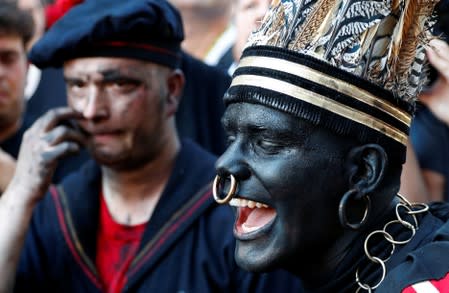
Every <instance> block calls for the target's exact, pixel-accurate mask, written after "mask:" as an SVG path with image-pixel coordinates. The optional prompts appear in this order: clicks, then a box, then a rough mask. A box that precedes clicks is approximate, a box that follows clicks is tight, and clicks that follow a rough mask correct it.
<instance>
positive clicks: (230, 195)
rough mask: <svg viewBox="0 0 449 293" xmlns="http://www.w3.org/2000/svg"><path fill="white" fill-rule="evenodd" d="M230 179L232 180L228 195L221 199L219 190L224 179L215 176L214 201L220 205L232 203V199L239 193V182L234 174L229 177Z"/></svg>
mask: <svg viewBox="0 0 449 293" xmlns="http://www.w3.org/2000/svg"><path fill="white" fill-rule="evenodd" d="M229 178H231V187H230V188H229V191H228V194H226V196H225V197H224V198H220V197H219V196H218V193H219V192H218V190H219V185H220V183H221V180H222V177H221V176H220V175H217V176H215V179H214V185H213V187H212V194H213V195H214V199H215V201H216V202H217V203H218V204H226V203H228V202H230V201H231V199H232V198H233V197H234V196H235V192H236V191H237V180H236V179H235V177H234V175H232V174H230V175H229Z"/></svg>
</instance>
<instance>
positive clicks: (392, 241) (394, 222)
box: [384, 220, 416, 245]
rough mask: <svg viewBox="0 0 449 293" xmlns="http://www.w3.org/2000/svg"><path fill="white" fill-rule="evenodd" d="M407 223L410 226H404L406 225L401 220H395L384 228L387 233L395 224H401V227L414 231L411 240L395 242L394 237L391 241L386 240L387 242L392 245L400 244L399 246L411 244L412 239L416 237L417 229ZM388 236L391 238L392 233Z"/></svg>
mask: <svg viewBox="0 0 449 293" xmlns="http://www.w3.org/2000/svg"><path fill="white" fill-rule="evenodd" d="M405 223H407V224H408V225H404V223H403V222H401V221H400V220H393V221H390V222H388V223H386V224H385V226H384V231H387V227H388V226H390V225H393V224H400V225H402V226H405V227H406V228H408V229H410V231H412V235H411V236H410V238H409V239H406V240H402V241H398V240H394V238H393V237H392V238H391V239H388V238H386V240H387V241H388V242H390V243H393V244H399V245H402V244H407V243H409V242H410V240H412V238H413V237H414V236H415V234H416V229H415V227H413V225H412V224H410V223H408V222H405ZM387 233H388V232H387ZM388 234H389V235H390V236H391V234H390V233H388Z"/></svg>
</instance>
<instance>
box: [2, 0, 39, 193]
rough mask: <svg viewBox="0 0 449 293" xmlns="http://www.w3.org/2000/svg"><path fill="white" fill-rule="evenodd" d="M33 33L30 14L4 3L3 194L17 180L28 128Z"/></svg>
mask: <svg viewBox="0 0 449 293" xmlns="http://www.w3.org/2000/svg"><path fill="white" fill-rule="evenodd" d="M33 32H34V25H33V20H32V17H31V15H30V14H29V13H28V12H25V11H22V10H21V9H19V8H18V7H17V5H16V4H15V3H12V2H1V3H0V174H1V176H0V194H1V193H2V192H3V191H4V190H5V188H6V186H7V185H8V183H9V181H10V179H11V178H12V176H13V173H14V170H15V159H14V157H15V156H16V155H17V153H16V152H18V149H19V146H20V142H21V135H22V133H23V132H22V131H21V130H23V129H24V128H26V127H27V122H24V121H23V113H24V112H25V99H24V88H25V83H26V76H27V70H28V60H27V51H26V48H27V46H28V44H29V42H30V41H31V39H32V37H33ZM24 124H25V125H24Z"/></svg>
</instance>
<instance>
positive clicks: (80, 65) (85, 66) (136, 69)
mask: <svg viewBox="0 0 449 293" xmlns="http://www.w3.org/2000/svg"><path fill="white" fill-rule="evenodd" d="M155 67H156V64H152V63H149V62H144V61H141V60H137V59H130V58H115V57H114V58H111V57H86V58H76V59H73V60H69V61H66V62H65V63H64V74H66V75H77V76H79V75H94V74H102V75H103V74H104V73H105V72H108V71H114V72H120V73H122V74H128V75H136V76H138V75H139V74H141V72H142V70H144V69H152V68H155Z"/></svg>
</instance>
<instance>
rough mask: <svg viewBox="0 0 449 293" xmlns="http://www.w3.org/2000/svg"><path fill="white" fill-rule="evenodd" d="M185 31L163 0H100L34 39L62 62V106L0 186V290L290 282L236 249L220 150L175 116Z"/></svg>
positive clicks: (215, 287)
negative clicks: (259, 268)
mask: <svg viewBox="0 0 449 293" xmlns="http://www.w3.org/2000/svg"><path fill="white" fill-rule="evenodd" d="M182 39H183V29H182V25H181V20H180V17H179V14H178V13H177V11H176V10H174V9H173V8H172V6H171V5H170V4H168V3H167V2H165V1H161V0H132V1H110V0H97V1H87V2H85V3H83V4H80V5H79V6H77V7H75V8H73V9H72V10H71V11H69V12H68V13H67V14H66V15H65V16H64V17H63V18H62V19H61V20H60V21H58V22H57V23H56V24H55V25H54V26H53V27H52V29H51V30H50V31H49V32H48V33H47V34H46V35H44V37H43V38H42V39H41V40H40V41H39V42H38V43H37V44H36V46H35V47H34V48H33V50H32V52H31V53H30V58H31V61H32V62H33V63H34V64H36V65H37V66H39V67H47V66H54V67H57V66H63V70H64V77H65V80H66V83H67V94H68V103H69V106H70V107H69V108H59V109H55V110H52V111H51V112H49V113H47V114H46V115H44V116H43V117H42V118H40V119H39V120H38V121H37V122H36V123H35V124H34V125H33V126H32V127H31V128H30V129H29V130H28V131H27V132H26V134H25V135H24V140H23V144H22V149H21V151H20V154H19V159H18V162H17V169H16V173H15V175H14V177H13V179H12V182H11V184H10V185H9V187H8V189H7V190H6V192H5V193H4V194H3V196H2V198H1V199H0V232H1V235H2V237H1V239H0V276H1V278H0V280H1V281H0V291H1V292H5V291H6V292H7V291H11V290H13V289H14V290H15V291H16V292H239V291H242V292H251V291H258V292H262V291H267V292H270V291H271V292H272V291H273V290H274V288H277V289H278V290H279V291H280V292H285V291H286V290H288V289H289V288H291V289H295V290H296V289H297V282H298V281H297V280H296V279H292V278H290V277H289V276H287V275H286V274H285V273H281V272H279V273H276V275H263V276H261V275H258V276H256V275H252V274H249V273H247V272H244V271H241V270H240V269H238V268H237V267H236V265H235V263H234V260H233V254H234V244H233V242H234V241H233V239H232V234H231V231H230V229H229V228H230V226H231V225H232V221H233V220H232V218H233V217H232V215H231V214H230V213H231V211H230V210H229V209H227V208H225V207H217V206H216V205H214V203H213V200H212V197H211V192H210V189H211V188H210V181H211V179H212V178H213V173H214V169H213V164H214V160H215V158H214V157H213V156H211V155H209V154H208V153H206V152H205V151H203V150H201V149H200V148H199V147H197V146H196V145H195V144H194V143H192V142H189V141H187V140H180V139H178V136H177V132H176V128H175V119H174V114H175V112H176V109H177V105H178V102H179V101H178V97H179V96H180V92H181V91H182V88H183V84H184V76H183V73H182V72H181V71H180V70H179V69H178V66H179V62H180V43H181V41H182ZM84 146H86V147H87V149H88V150H89V152H90V153H91V155H92V157H93V159H94V160H92V161H89V162H88V163H86V164H85V165H84V166H83V168H82V169H80V170H79V171H78V172H76V173H74V174H72V175H71V176H69V177H68V178H66V179H65V180H64V181H63V183H62V184H60V185H58V186H57V187H55V186H51V187H50V188H49V192H48V193H47V194H46V191H47V190H48V187H49V183H50V181H51V175H52V172H53V170H54V168H55V166H56V164H57V161H58V159H59V158H61V157H63V156H66V155H68V154H72V153H75V152H77V151H78V150H79V149H80V148H82V147H84ZM274 278H276V279H274ZM259 289H260V290H259Z"/></svg>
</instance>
